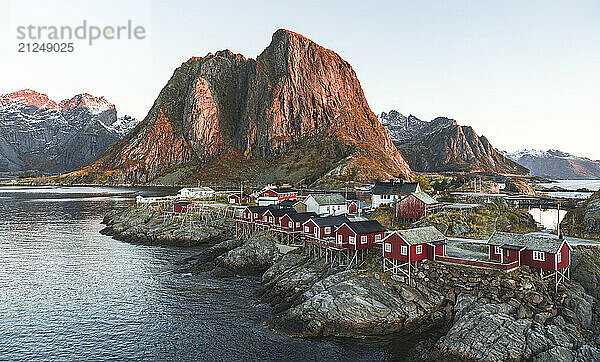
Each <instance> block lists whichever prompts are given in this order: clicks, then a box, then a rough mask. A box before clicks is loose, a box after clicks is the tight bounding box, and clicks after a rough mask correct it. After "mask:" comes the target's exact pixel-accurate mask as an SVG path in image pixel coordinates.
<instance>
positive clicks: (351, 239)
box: [348, 236, 356, 244]
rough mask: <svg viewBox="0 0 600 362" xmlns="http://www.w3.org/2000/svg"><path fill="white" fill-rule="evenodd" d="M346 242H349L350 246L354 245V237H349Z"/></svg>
mask: <svg viewBox="0 0 600 362" xmlns="http://www.w3.org/2000/svg"><path fill="white" fill-rule="evenodd" d="M348 241H349V242H350V244H356V236H351V237H350V238H349V239H348Z"/></svg>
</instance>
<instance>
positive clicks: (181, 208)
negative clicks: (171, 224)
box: [173, 201, 194, 213]
mask: <svg viewBox="0 0 600 362" xmlns="http://www.w3.org/2000/svg"><path fill="white" fill-rule="evenodd" d="M193 205H194V204H193V203H191V202H189V201H179V202H176V203H175V204H173V212H180V213H183V212H187V211H188V209H191V207H192V206H193Z"/></svg>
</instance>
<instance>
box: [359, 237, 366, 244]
mask: <svg viewBox="0 0 600 362" xmlns="http://www.w3.org/2000/svg"><path fill="white" fill-rule="evenodd" d="M360 243H361V244H366V243H367V236H366V235H363V236H361V237H360Z"/></svg>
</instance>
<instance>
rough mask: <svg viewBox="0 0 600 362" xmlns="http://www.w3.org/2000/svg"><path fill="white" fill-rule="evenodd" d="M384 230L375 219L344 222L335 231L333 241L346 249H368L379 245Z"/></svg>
mask: <svg viewBox="0 0 600 362" xmlns="http://www.w3.org/2000/svg"><path fill="white" fill-rule="evenodd" d="M385 230H386V229H385V228H384V227H383V226H382V225H381V224H380V223H379V222H378V221H376V220H366V221H349V222H345V223H343V224H342V225H340V226H339V227H338V228H337V230H336V231H335V235H336V238H335V243H336V246H340V247H344V248H348V249H354V250H362V249H370V248H372V247H374V246H375V245H381V241H382V240H383V237H384V234H385Z"/></svg>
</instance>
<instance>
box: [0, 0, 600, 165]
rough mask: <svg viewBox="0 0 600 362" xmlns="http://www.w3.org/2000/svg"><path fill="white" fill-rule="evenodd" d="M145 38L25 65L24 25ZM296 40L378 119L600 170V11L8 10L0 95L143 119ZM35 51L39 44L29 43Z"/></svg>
mask: <svg viewBox="0 0 600 362" xmlns="http://www.w3.org/2000/svg"><path fill="white" fill-rule="evenodd" d="M84 19H85V20H87V22H88V25H97V26H115V27H116V26H119V25H124V24H126V23H127V20H129V19H131V20H132V23H133V24H134V26H135V25H140V26H144V27H145V29H146V39H144V40H118V41H117V40H111V41H109V40H98V41H97V43H96V44H94V45H92V46H88V45H87V43H85V42H84V41H81V40H76V41H74V46H75V51H74V52H73V53H66V54H48V53H39V54H33V53H18V52H17V48H18V43H19V42H21V41H20V40H17V31H16V29H17V27H18V26H27V25H30V24H32V25H36V26H38V25H42V26H50V25H54V26H67V25H70V26H73V27H76V26H78V25H81V23H82V22H83V20H84ZM278 28H287V29H290V30H293V31H296V32H298V33H301V34H303V35H305V36H307V37H309V38H311V39H312V40H314V41H316V42H317V43H319V44H321V45H323V46H325V47H327V48H329V49H332V50H334V51H336V52H337V53H338V54H340V55H341V56H342V57H343V58H344V59H345V60H347V61H348V62H350V64H351V65H352V66H353V67H354V70H355V71H356V73H357V75H358V77H359V79H360V81H361V84H362V86H363V89H364V91H365V94H366V97H367V100H368V101H369V105H370V106H371V108H372V109H373V111H374V112H375V113H380V112H382V111H388V110H390V109H396V110H398V111H399V112H401V113H404V114H410V113H412V114H414V115H416V116H417V117H419V118H421V119H424V120H431V119H433V118H435V117H437V116H446V117H450V118H454V119H457V120H458V121H459V123H461V124H466V125H471V126H473V127H474V128H475V130H476V132H477V133H478V134H480V135H485V136H487V137H488V138H489V139H490V141H491V142H492V144H493V145H494V146H496V147H497V148H499V149H506V150H515V149H520V148H541V149H547V148H558V149H561V150H563V151H567V152H571V153H574V154H577V155H582V156H587V157H591V158H595V159H600V146H599V138H600V125H599V121H600V117H599V115H600V101H598V98H599V96H600V1H597V0H591V1H548V0H546V1H388V2H384V1H380V2H376V1H327V3H326V4H324V1H296V2H286V1H281V0H280V1H149V0H146V1H144V0H137V1H113V0H103V1H81V0H80V1H69V0H67V1H27V0H26V1H11V0H0V93H8V92H11V91H15V90H19V89H24V88H31V89H34V90H37V91H40V92H43V93H47V94H48V95H49V96H50V97H51V98H52V99H54V100H56V101H60V100H62V99H64V98H69V97H71V96H73V95H75V94H77V93H81V92H88V93H91V94H93V95H96V96H104V97H105V98H106V99H108V100H109V101H110V102H112V103H114V104H115V105H116V106H117V110H118V111H119V113H120V114H129V115H132V116H134V117H137V118H140V119H141V118H143V117H144V116H145V115H146V113H147V112H148V110H149V108H150V107H151V105H152V103H153V102H154V100H155V98H156V96H157V95H158V93H159V92H160V90H161V89H162V87H163V86H164V85H165V84H166V82H167V80H168V79H169V78H170V76H171V75H172V73H173V71H174V70H175V68H176V67H177V66H179V65H180V64H181V63H182V62H184V61H186V60H187V59H189V58H190V57H192V56H204V55H206V54H207V53H208V52H215V51H217V50H221V49H226V48H228V49H230V50H232V51H234V52H236V53H242V54H243V55H245V56H247V57H252V58H255V57H256V56H257V55H258V54H260V52H261V51H262V50H263V49H264V48H265V47H266V46H267V45H268V43H269V42H270V39H271V35H272V33H273V32H274V31H275V30H277V29H278ZM30 42H32V41H31V40H30Z"/></svg>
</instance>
